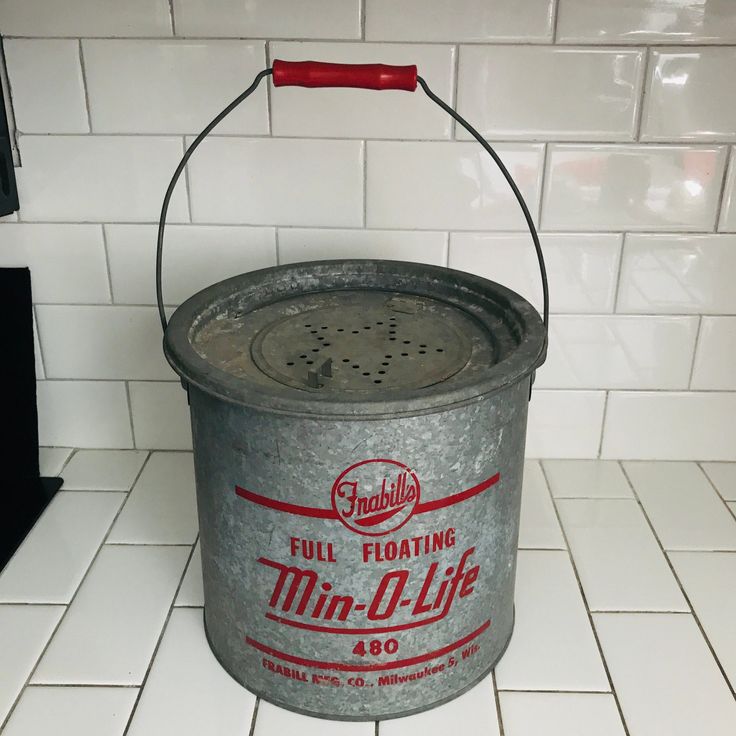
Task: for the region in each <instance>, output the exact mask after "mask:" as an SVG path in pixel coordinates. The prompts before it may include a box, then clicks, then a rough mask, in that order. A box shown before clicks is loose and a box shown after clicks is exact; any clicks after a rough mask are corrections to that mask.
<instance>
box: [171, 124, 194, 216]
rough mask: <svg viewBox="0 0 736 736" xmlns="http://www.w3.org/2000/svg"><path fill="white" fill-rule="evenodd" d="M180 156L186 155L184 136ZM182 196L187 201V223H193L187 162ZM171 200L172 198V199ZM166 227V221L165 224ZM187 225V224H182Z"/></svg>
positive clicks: (185, 139) (185, 138)
mask: <svg viewBox="0 0 736 736" xmlns="http://www.w3.org/2000/svg"><path fill="white" fill-rule="evenodd" d="M181 146H182V156H184V155H186V152H187V137H186V136H185V135H184V136H182V137H181ZM184 194H185V196H186V200H187V214H188V215H189V223H191V222H192V221H193V218H192V187H191V185H190V181H189V161H187V165H186V166H185V167H184ZM172 199H173V197H172ZM166 224H167V225H168V221H167V223H166ZM184 224H188V223H184Z"/></svg>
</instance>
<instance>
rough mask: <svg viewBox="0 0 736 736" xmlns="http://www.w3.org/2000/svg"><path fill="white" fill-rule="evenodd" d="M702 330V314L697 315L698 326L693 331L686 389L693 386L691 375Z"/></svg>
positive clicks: (693, 371) (693, 370) (690, 388)
mask: <svg viewBox="0 0 736 736" xmlns="http://www.w3.org/2000/svg"><path fill="white" fill-rule="evenodd" d="M702 332H703V315H702V314H700V315H698V327H697V329H696V331H695V342H694V343H693V358H692V360H691V361H690V373H689V374H688V379H687V388H688V391H690V390H692V387H693V375H694V373H695V361H696V359H697V357H698V345H699V344H700V336H701V334H702Z"/></svg>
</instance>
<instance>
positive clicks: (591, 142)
mask: <svg viewBox="0 0 736 736" xmlns="http://www.w3.org/2000/svg"><path fill="white" fill-rule="evenodd" d="M200 132H201V131H199V130H196V129H192V130H188V131H185V132H181V131H176V132H166V133H161V132H159V131H139V130H138V131H136V130H129V131H95V132H90V133H67V132H64V131H49V132H45V133H37V132H30V133H24V132H22V131H19V132H18V135H19V137H21V138H45V139H63V138H132V139H136V138H149V139H159V138H180V137H185V138H192V139H194V138H195V137H196V136H197V135H198V134H199V133H200ZM207 137H208V138H216V139H222V140H230V139H234V140H253V139H255V140H274V141H280V140H298V141H305V142H309V141H343V142H344V141H359V140H365V139H367V140H371V141H381V142H390V143H435V144H437V145H443V144H444V145H448V144H451V143H457V142H458V141H457V140H451V139H450V138H447V137H445V136H439V137H438V136H434V137H432V136H418V135H413V136H377V135H373V136H365V135H357V134H356V135H342V136H335V135H314V134H306V133H300V134H299V135H296V134H294V135H287V134H283V133H282V134H281V135H277V136H272V135H271V134H270V133H255V132H251V133H241V132H235V133H222V132H212V133H210V134H209V135H208V136H207ZM492 141H493V143H494V145H498V146H505V147H508V148H511V147H517V148H524V149H527V148H533V147H534V146H535V145H539V144H540V143H554V144H556V145H560V146H568V147H574V148H586V149H587V148H589V149H591V150H596V151H598V150H600V149H619V150H620V149H626V148H634V149H655V150H656V149H662V150H672V149H682V148H687V149H688V150H689V151H705V150H712V149H714V148H719V149H723V150H726V151H727V152H728V150H729V149H730V148H731V147H732V146H734V145H736V137H734V138H728V139H724V138H719V139H716V140H700V139H699V140H689V139H685V138H669V139H667V140H656V141H634V140H618V141H616V140H611V139H610V138H583V137H577V138H571V137H565V136H541V135H536V136H535V135H517V136H513V135H503V136H501V135H499V136H494V137H493V138H492ZM459 142H461V143H468V144H470V145H477V144H476V142H475V140H474V139H473V138H468V139H461V140H460V141H459ZM72 222H77V221H76V220H73V221H72ZM610 230H611V229H610V228H608V229H607V230H605V231H604V232H610ZM637 232H640V231H637ZM641 232H649V231H647V230H643V231H641ZM652 232H657V233H666V232H670V231H669V230H653V231H652ZM676 232H677V233H679V234H681V233H683V232H684V233H687V234H691V233H698V232H702V233H705V234H712V233H713V228H709V229H707V230H692V229H689V228H686V229H684V230H683V229H681V230H678V231H676ZM729 232H733V231H729Z"/></svg>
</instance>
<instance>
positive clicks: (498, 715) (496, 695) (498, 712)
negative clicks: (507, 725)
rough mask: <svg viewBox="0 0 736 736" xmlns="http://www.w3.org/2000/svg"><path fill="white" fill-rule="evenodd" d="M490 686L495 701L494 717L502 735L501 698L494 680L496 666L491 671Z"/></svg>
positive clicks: (502, 735)
mask: <svg viewBox="0 0 736 736" xmlns="http://www.w3.org/2000/svg"><path fill="white" fill-rule="evenodd" d="M491 687H492V688H493V700H494V701H495V703H496V719H497V721H498V733H499V736H504V734H505V731H504V727H503V715H502V714H501V698H500V697H499V690H498V683H497V682H496V668H495V667H494V668H493V670H492V671H491Z"/></svg>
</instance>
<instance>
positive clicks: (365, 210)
mask: <svg viewBox="0 0 736 736" xmlns="http://www.w3.org/2000/svg"><path fill="white" fill-rule="evenodd" d="M361 145H362V152H363V159H362V161H363V227H362V228H360V229H362V230H365V229H367V225H368V141H367V140H363V141H362V142H361Z"/></svg>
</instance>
